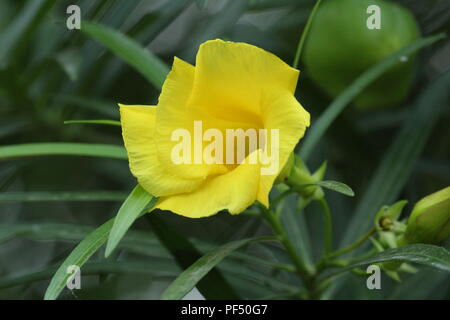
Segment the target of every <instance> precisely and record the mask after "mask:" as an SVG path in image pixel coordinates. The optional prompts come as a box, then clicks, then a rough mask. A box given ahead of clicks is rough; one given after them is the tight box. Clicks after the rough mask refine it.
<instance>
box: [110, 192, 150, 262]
mask: <svg viewBox="0 0 450 320" xmlns="http://www.w3.org/2000/svg"><path fill="white" fill-rule="evenodd" d="M152 200H153V201H152ZM155 201H156V198H154V197H153V196H152V195H151V194H149V193H148V192H147V191H145V190H144V189H143V188H142V187H141V186H140V185H139V184H138V185H137V186H136V187H135V188H134V189H133V191H131V193H130V195H129V196H128V198H127V199H126V200H125V201H124V203H123V204H122V206H121V207H120V209H119V212H118V213H117V216H116V218H115V220H114V225H113V227H112V229H111V232H110V233H109V237H108V243H107V244H106V251H105V256H106V257H108V256H109V255H110V254H111V252H112V251H113V250H114V249H115V248H116V246H117V245H118V244H119V242H120V240H121V239H122V238H123V236H124V235H125V233H126V232H127V230H128V229H129V228H130V227H131V225H132V224H133V222H134V221H135V220H136V219H137V218H138V217H139V216H140V215H141V214H142V213H143V212H145V211H146V209H148V207H149V205H150V204H154V202H155Z"/></svg>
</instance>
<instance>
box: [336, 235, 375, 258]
mask: <svg viewBox="0 0 450 320" xmlns="http://www.w3.org/2000/svg"><path fill="white" fill-rule="evenodd" d="M375 231H376V229H375V227H372V228H371V229H370V230H369V231H368V232H367V233H366V234H364V235H363V236H362V237H361V238H359V239H358V240H356V241H355V242H354V243H352V244H351V245H348V246H347V247H344V248H342V249H340V250H337V251H335V252H333V253H331V254H330V255H328V258H335V257H338V256H340V255H343V254H344V253H347V252H350V251H352V250H353V249H356V248H358V247H359V246H360V245H362V244H363V243H364V241H366V240H367V239H369V237H370V236H371V235H372V234H374V233H375Z"/></svg>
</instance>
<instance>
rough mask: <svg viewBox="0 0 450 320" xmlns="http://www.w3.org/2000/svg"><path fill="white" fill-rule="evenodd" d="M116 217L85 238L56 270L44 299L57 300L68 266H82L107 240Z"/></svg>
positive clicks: (68, 275) (66, 277)
mask: <svg viewBox="0 0 450 320" xmlns="http://www.w3.org/2000/svg"><path fill="white" fill-rule="evenodd" d="M113 223H114V219H110V220H108V221H107V222H105V223H104V224H102V225H101V226H100V227H98V228H97V229H95V230H94V231H93V232H91V233H90V234H89V235H88V236H87V237H86V238H84V239H83V240H82V241H81V242H80V243H79V244H78V245H77V246H76V247H75V249H74V250H73V251H72V252H71V253H70V255H69V256H68V257H67V258H66V260H64V262H63V263H62V264H61V266H60V267H59V268H58V270H57V271H56V273H55V275H54V276H53V278H52V280H51V281H50V285H49V286H48V288H47V290H46V292H45V296H44V300H55V299H56V298H57V297H58V295H59V294H60V293H61V291H62V290H63V289H64V287H65V285H66V283H67V280H68V279H69V277H70V274H69V273H67V272H66V271H67V267H69V266H70V265H76V266H78V267H80V268H81V266H82V265H83V264H84V263H85V262H86V261H87V260H88V259H89V258H90V257H91V256H92V255H93V254H94V253H95V252H96V251H97V250H98V249H99V248H100V247H101V246H102V245H103V244H104V243H105V242H106V240H107V239H108V234H109V231H110V230H111V228H112V225H113Z"/></svg>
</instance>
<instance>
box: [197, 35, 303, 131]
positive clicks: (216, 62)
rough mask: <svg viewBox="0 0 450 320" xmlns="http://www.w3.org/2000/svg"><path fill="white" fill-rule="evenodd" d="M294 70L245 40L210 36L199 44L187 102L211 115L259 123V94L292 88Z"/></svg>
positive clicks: (294, 82)
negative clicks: (271, 89) (239, 40)
mask: <svg viewBox="0 0 450 320" xmlns="http://www.w3.org/2000/svg"><path fill="white" fill-rule="evenodd" d="M298 74H299V72H298V70H296V69H293V68H291V67H290V66H288V65H287V64H286V63H284V62H283V61H282V60H281V59H279V58H278V57H276V56H275V55H273V54H271V53H269V52H267V51H264V50H263V49H260V48H258V47H255V46H252V45H249V44H246V43H234V42H225V41H222V40H212V41H207V42H205V43H203V44H202V45H201V46H200V49H199V52H198V54H197V59H196V67H195V80H194V88H193V92H192V95H191V99H190V102H189V104H190V105H192V106H196V107H199V108H201V109H202V110H206V111H207V112H209V113H210V114H212V115H213V116H215V117H217V118H221V119H226V120H230V121H238V122H247V123H253V124H256V125H257V126H260V116H261V106H260V100H261V96H262V94H263V93H264V92H265V91H266V90H268V89H270V88H284V89H286V90H288V91H290V92H291V93H293V92H294V91H295V87H296V84H297V78H298Z"/></svg>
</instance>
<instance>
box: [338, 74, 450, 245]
mask: <svg viewBox="0 0 450 320" xmlns="http://www.w3.org/2000/svg"><path fill="white" fill-rule="evenodd" d="M449 87H450V70H448V71H446V72H445V73H444V74H443V75H441V76H440V77H439V78H438V79H436V80H435V81H434V82H433V83H431V84H430V85H429V86H428V88H427V89H426V90H425V91H424V92H423V93H422V94H421V95H420V97H419V99H418V100H417V103H416V105H415V107H414V108H412V109H411V110H410V115H409V117H408V118H407V119H405V122H404V125H403V127H402V129H401V131H400V132H399V133H398V134H397V136H396V137H395V140H394V141H393V143H392V144H391V145H390V147H389V149H388V150H387V151H386V152H385V153H384V157H383V159H382V161H381V163H380V164H379V166H378V168H377V170H376V172H375V173H374V175H373V177H372V178H371V180H370V184H369V186H368V188H367V190H366V191H365V193H364V194H363V196H362V198H361V200H360V202H359V203H358V205H357V207H356V210H355V213H354V216H353V218H352V219H351V222H350V224H349V225H348V227H347V231H346V232H345V237H344V239H343V245H346V244H349V243H351V242H352V241H354V239H356V238H357V237H358V236H360V235H361V233H362V232H365V231H366V230H368V229H369V228H370V226H371V224H372V223H373V219H374V217H375V214H376V213H377V211H378V209H379V208H380V207H381V206H383V205H385V204H390V203H392V202H394V201H395V200H397V197H398V196H399V194H400V192H401V190H402V188H403V187H404V185H405V183H406V182H407V180H408V177H409V175H410V174H411V172H412V170H413V168H414V164H415V161H416V160H417V159H418V157H419V156H420V154H421V152H422V150H423V148H424V147H425V144H426V141H427V140H428V138H429V137H430V134H431V132H432V129H433V127H434V125H435V123H436V121H437V120H438V119H439V116H440V114H442V112H444V110H447V109H446V107H447V106H448V98H449V97H450V91H449V90H448V88H449Z"/></svg>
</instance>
